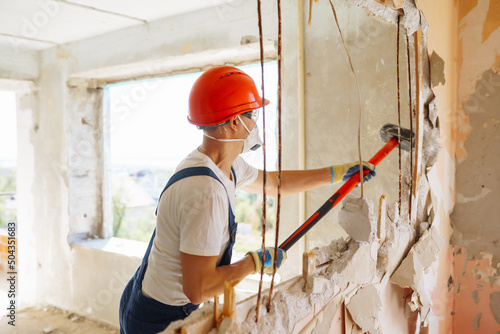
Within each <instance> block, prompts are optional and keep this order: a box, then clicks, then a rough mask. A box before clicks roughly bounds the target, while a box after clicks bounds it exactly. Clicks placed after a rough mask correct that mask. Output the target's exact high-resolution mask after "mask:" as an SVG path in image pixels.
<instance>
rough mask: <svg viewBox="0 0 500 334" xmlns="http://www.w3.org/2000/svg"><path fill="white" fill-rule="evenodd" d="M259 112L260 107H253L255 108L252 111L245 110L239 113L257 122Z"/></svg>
mask: <svg viewBox="0 0 500 334" xmlns="http://www.w3.org/2000/svg"><path fill="white" fill-rule="evenodd" d="M259 113H260V109H255V110H252V111H247V112H245V113H243V114H241V115H242V116H245V117H247V118H250V119H251V120H253V121H254V122H255V123H257V120H258V119H259Z"/></svg>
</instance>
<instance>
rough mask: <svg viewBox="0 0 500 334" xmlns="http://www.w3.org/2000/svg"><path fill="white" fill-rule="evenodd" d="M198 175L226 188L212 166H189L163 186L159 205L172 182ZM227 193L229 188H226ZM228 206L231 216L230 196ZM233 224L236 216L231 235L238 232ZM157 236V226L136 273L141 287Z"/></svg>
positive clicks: (230, 227)
mask: <svg viewBox="0 0 500 334" xmlns="http://www.w3.org/2000/svg"><path fill="white" fill-rule="evenodd" d="M231 172H232V173H233V179H234V184H235V186H236V173H235V172H234V169H233V167H231ZM198 175H205V176H210V177H213V178H214V179H216V180H217V181H219V182H220V184H222V186H223V187H224V189H226V187H225V186H224V184H223V183H222V181H221V180H220V179H219V178H218V177H217V175H216V174H215V173H214V172H213V171H212V170H211V169H210V168H208V167H188V168H184V169H181V170H180V171H178V172H177V173H175V174H174V175H172V177H171V178H170V179H169V180H168V182H167V185H166V186H165V188H163V190H162V192H161V194H160V197H159V198H158V205H159V204H160V198H161V196H162V195H163V193H164V192H165V190H167V189H168V188H169V187H170V186H171V185H172V184H174V183H175V182H177V181H180V180H182V179H184V178H186V177H190V176H198ZM226 193H227V190H226ZM158 205H157V206H156V211H155V214H156V215H157V214H158ZM228 206H229V212H230V217H231V214H232V210H231V203H230V202H229V196H228ZM231 220H232V221H231ZM233 225H234V218H233V219H230V222H229V230H230V231H229V234H230V235H234V234H236V233H235V232H236V231H234V232H233V233H232V230H233V229H234V227H233ZM155 236H156V228H155V229H154V231H153V235H152V236H151V240H150V241H149V245H148V248H147V250H146V253H145V254H144V258H143V259H142V265H141V266H140V267H139V270H138V271H137V273H136V275H138V277H137V281H138V283H139V285H140V286H141V287H142V280H143V279H144V274H145V273H146V268H147V266H148V261H149V254H150V253H151V248H152V247H153V241H154V238H155ZM232 238H234V237H233V236H232ZM233 243H234V242H233Z"/></svg>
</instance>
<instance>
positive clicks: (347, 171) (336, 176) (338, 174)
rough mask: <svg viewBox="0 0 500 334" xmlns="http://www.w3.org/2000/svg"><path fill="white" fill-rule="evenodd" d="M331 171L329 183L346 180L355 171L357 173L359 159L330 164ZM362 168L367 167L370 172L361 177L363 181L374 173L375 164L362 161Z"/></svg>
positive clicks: (367, 179)
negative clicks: (345, 162) (340, 163)
mask: <svg viewBox="0 0 500 334" xmlns="http://www.w3.org/2000/svg"><path fill="white" fill-rule="evenodd" d="M330 168H331V171H332V182H331V184H334V183H338V182H340V181H343V182H345V181H347V180H349V179H350V178H351V176H353V175H354V174H356V173H359V161H356V162H350V163H348V164H342V165H333V166H330ZM363 169H367V170H369V171H370V173H368V174H366V175H365V177H364V178H363V180H364V182H367V181H369V180H370V179H371V178H372V177H374V176H375V175H376V173H375V165H374V164H372V163H370V162H366V161H363Z"/></svg>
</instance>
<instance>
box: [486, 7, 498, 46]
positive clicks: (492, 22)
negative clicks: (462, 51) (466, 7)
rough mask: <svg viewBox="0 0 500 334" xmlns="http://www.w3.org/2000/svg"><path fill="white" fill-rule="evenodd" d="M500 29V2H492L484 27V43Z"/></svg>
mask: <svg viewBox="0 0 500 334" xmlns="http://www.w3.org/2000/svg"><path fill="white" fill-rule="evenodd" d="M498 27H500V6H499V5H498V0H490V6H489V8H488V14H486V20H485V21H484V25H483V43H484V42H485V41H486V40H487V39H488V38H489V37H490V36H491V34H492V33H494V32H495V31H496V30H497V29H498Z"/></svg>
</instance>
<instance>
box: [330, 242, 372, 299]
mask: <svg viewBox="0 0 500 334" xmlns="http://www.w3.org/2000/svg"><path fill="white" fill-rule="evenodd" d="M376 274H377V262H376V261H374V260H373V259H372V257H371V246H370V244H367V243H358V242H356V241H354V240H351V242H349V244H348V248H347V251H346V252H345V253H343V256H342V257H340V258H338V259H336V260H333V261H332V264H331V265H330V266H329V267H328V269H327V270H326V272H325V275H326V276H327V277H328V278H329V279H330V280H332V281H333V283H335V285H337V286H339V287H340V289H342V290H344V289H346V288H347V286H348V284H359V285H362V284H367V283H371V282H372V281H373V279H374V278H375V277H376Z"/></svg>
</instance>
